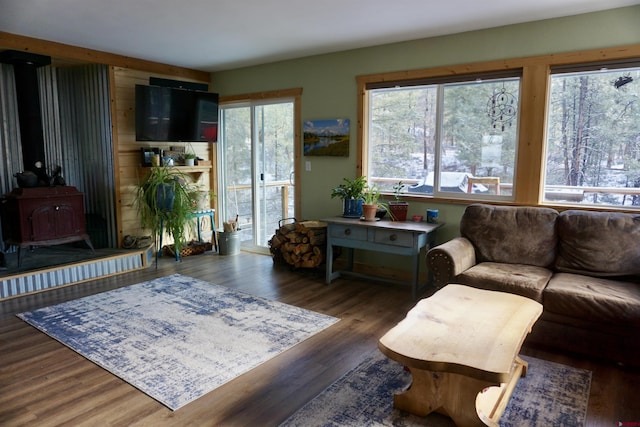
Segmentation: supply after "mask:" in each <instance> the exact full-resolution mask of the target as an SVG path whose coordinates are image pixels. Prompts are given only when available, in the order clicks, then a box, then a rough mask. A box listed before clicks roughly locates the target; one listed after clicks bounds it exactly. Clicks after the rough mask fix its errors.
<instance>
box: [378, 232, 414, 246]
mask: <svg viewBox="0 0 640 427" xmlns="http://www.w3.org/2000/svg"><path fill="white" fill-rule="evenodd" d="M373 241H374V242H375V243H382V244H384V245H392V246H402V247H405V248H410V247H412V246H413V233H406V232H403V231H397V230H375V234H374V236H373Z"/></svg>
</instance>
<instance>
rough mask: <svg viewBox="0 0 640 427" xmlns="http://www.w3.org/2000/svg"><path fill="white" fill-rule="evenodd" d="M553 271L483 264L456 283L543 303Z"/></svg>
mask: <svg viewBox="0 0 640 427" xmlns="http://www.w3.org/2000/svg"><path fill="white" fill-rule="evenodd" d="M552 274H553V273H552V271H551V270H549V269H547V268H544V267H536V266H533V265H525V264H507V263H496V262H483V263H480V264H476V265H474V266H473V267H471V268H470V269H468V270H466V271H464V272H463V273H461V274H459V275H457V276H456V278H455V281H456V283H460V284H462V285H468V286H472V287H474V288H480V289H487V290H490V291H501V292H509V293H512V294H516V295H521V296H523V297H527V298H531V299H532V300H535V301H538V302H540V303H541V302H542V292H543V291H544V289H545V286H546V285H547V283H548V282H549V279H550V278H551V275H552Z"/></svg>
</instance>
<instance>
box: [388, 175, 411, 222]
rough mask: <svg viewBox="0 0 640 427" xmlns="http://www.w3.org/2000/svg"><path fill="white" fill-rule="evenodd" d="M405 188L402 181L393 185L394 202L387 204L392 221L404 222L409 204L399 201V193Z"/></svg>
mask: <svg viewBox="0 0 640 427" xmlns="http://www.w3.org/2000/svg"><path fill="white" fill-rule="evenodd" d="M405 187H406V185H405V184H404V183H403V182H402V181H398V183H397V184H394V185H393V197H394V199H395V200H393V201H390V202H389V212H390V214H391V219H393V220H394V221H406V219H407V211H408V210H409V202H406V201H403V200H400V193H401V192H402V190H403V189H404V188H405Z"/></svg>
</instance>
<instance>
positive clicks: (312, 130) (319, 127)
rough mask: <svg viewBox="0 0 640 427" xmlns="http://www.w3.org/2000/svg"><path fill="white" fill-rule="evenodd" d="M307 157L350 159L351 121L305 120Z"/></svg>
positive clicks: (305, 150) (305, 151)
mask: <svg viewBox="0 0 640 427" xmlns="http://www.w3.org/2000/svg"><path fill="white" fill-rule="evenodd" d="M303 135H304V136H303V145H304V155H305V156H343V157H349V119H330V120H305V122H304V126H303Z"/></svg>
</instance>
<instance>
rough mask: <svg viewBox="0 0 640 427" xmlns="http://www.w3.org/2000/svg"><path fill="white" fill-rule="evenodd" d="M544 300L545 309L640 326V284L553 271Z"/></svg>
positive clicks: (570, 315) (591, 319)
mask: <svg viewBox="0 0 640 427" xmlns="http://www.w3.org/2000/svg"><path fill="white" fill-rule="evenodd" d="M543 303H544V310H545V312H547V311H548V312H550V313H557V314H561V315H564V316H569V317H574V318H577V319H588V320H590V321H592V322H593V321H601V322H606V323H609V324H614V325H615V324H619V325H625V326H626V327H629V326H635V327H640V283H633V282H626V281H621V280H613V279H608V278H604V277H590V276H583V275H580V274H571V273H556V274H555V275H554V276H553V277H552V278H551V280H550V281H549V284H548V285H547V289H546V290H545V292H544V298H543Z"/></svg>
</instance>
